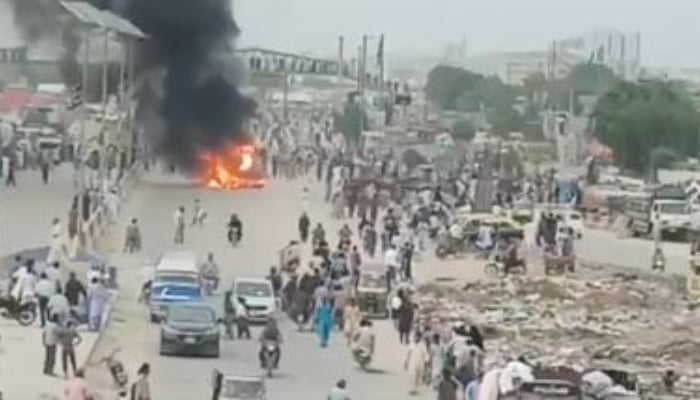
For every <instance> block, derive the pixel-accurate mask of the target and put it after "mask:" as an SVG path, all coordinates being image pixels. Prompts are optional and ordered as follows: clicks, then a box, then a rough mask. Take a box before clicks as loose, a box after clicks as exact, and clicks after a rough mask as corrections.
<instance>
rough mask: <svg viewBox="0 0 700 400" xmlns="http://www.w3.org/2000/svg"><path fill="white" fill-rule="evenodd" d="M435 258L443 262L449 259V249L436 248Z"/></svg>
mask: <svg viewBox="0 0 700 400" xmlns="http://www.w3.org/2000/svg"><path fill="white" fill-rule="evenodd" d="M435 257H437V258H439V259H441V260H442V259H444V258H445V257H447V248H445V247H443V246H438V247H436V248H435Z"/></svg>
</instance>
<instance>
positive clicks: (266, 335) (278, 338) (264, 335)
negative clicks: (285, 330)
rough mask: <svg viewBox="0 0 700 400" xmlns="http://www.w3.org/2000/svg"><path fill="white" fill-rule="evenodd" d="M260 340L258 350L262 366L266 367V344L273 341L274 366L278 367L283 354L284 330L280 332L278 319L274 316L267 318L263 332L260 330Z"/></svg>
mask: <svg viewBox="0 0 700 400" xmlns="http://www.w3.org/2000/svg"><path fill="white" fill-rule="evenodd" d="M259 342H260V352H258V358H259V359H260V367H261V368H264V367H265V351H266V350H265V345H266V344H267V343H270V342H272V343H274V344H275V353H274V359H273V366H274V367H275V368H277V366H278V365H279V362H280V357H281V356H282V350H281V345H282V332H280V330H279V328H278V327H277V321H275V319H274V318H272V317H271V318H270V319H268V320H267V324H266V325H265V328H263V330H262V332H260V339H259Z"/></svg>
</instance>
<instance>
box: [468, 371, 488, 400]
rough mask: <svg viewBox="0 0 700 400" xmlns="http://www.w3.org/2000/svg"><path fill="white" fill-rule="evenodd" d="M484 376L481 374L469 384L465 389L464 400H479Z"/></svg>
mask: <svg viewBox="0 0 700 400" xmlns="http://www.w3.org/2000/svg"><path fill="white" fill-rule="evenodd" d="M483 376H484V374H483V373H480V374H479V376H478V377H477V378H476V379H474V380H473V381H471V382H469V384H468V385H467V387H466V388H465V389H464V400H477V399H478V398H479V386H480V385H481V378H482V377H483Z"/></svg>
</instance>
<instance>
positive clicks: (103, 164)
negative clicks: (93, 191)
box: [98, 29, 109, 190]
mask: <svg viewBox="0 0 700 400" xmlns="http://www.w3.org/2000/svg"><path fill="white" fill-rule="evenodd" d="M103 41H104V42H103V46H104V47H103V49H102V50H103V53H102V57H104V59H103V60H102V129H101V131H100V152H99V153H100V164H99V173H98V176H99V183H100V190H104V184H105V178H106V175H107V174H106V172H107V137H108V136H109V135H108V134H107V130H108V129H109V127H108V126H107V103H108V99H107V97H108V86H107V81H108V78H109V30H107V29H105V31H104V37H103Z"/></svg>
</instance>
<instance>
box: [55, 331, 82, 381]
mask: <svg viewBox="0 0 700 400" xmlns="http://www.w3.org/2000/svg"><path fill="white" fill-rule="evenodd" d="M82 340H83V338H82V337H80V335H79V334H78V332H76V330H75V323H74V322H73V321H68V323H67V324H66V327H65V328H60V329H59V334H58V342H59V344H60V345H61V364H62V366H63V375H64V376H65V377H66V379H68V363H70V367H71V368H72V369H73V374H74V375H76V376H77V374H78V370H77V369H76V366H75V346H77V345H79V344H80V342H82Z"/></svg>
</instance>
